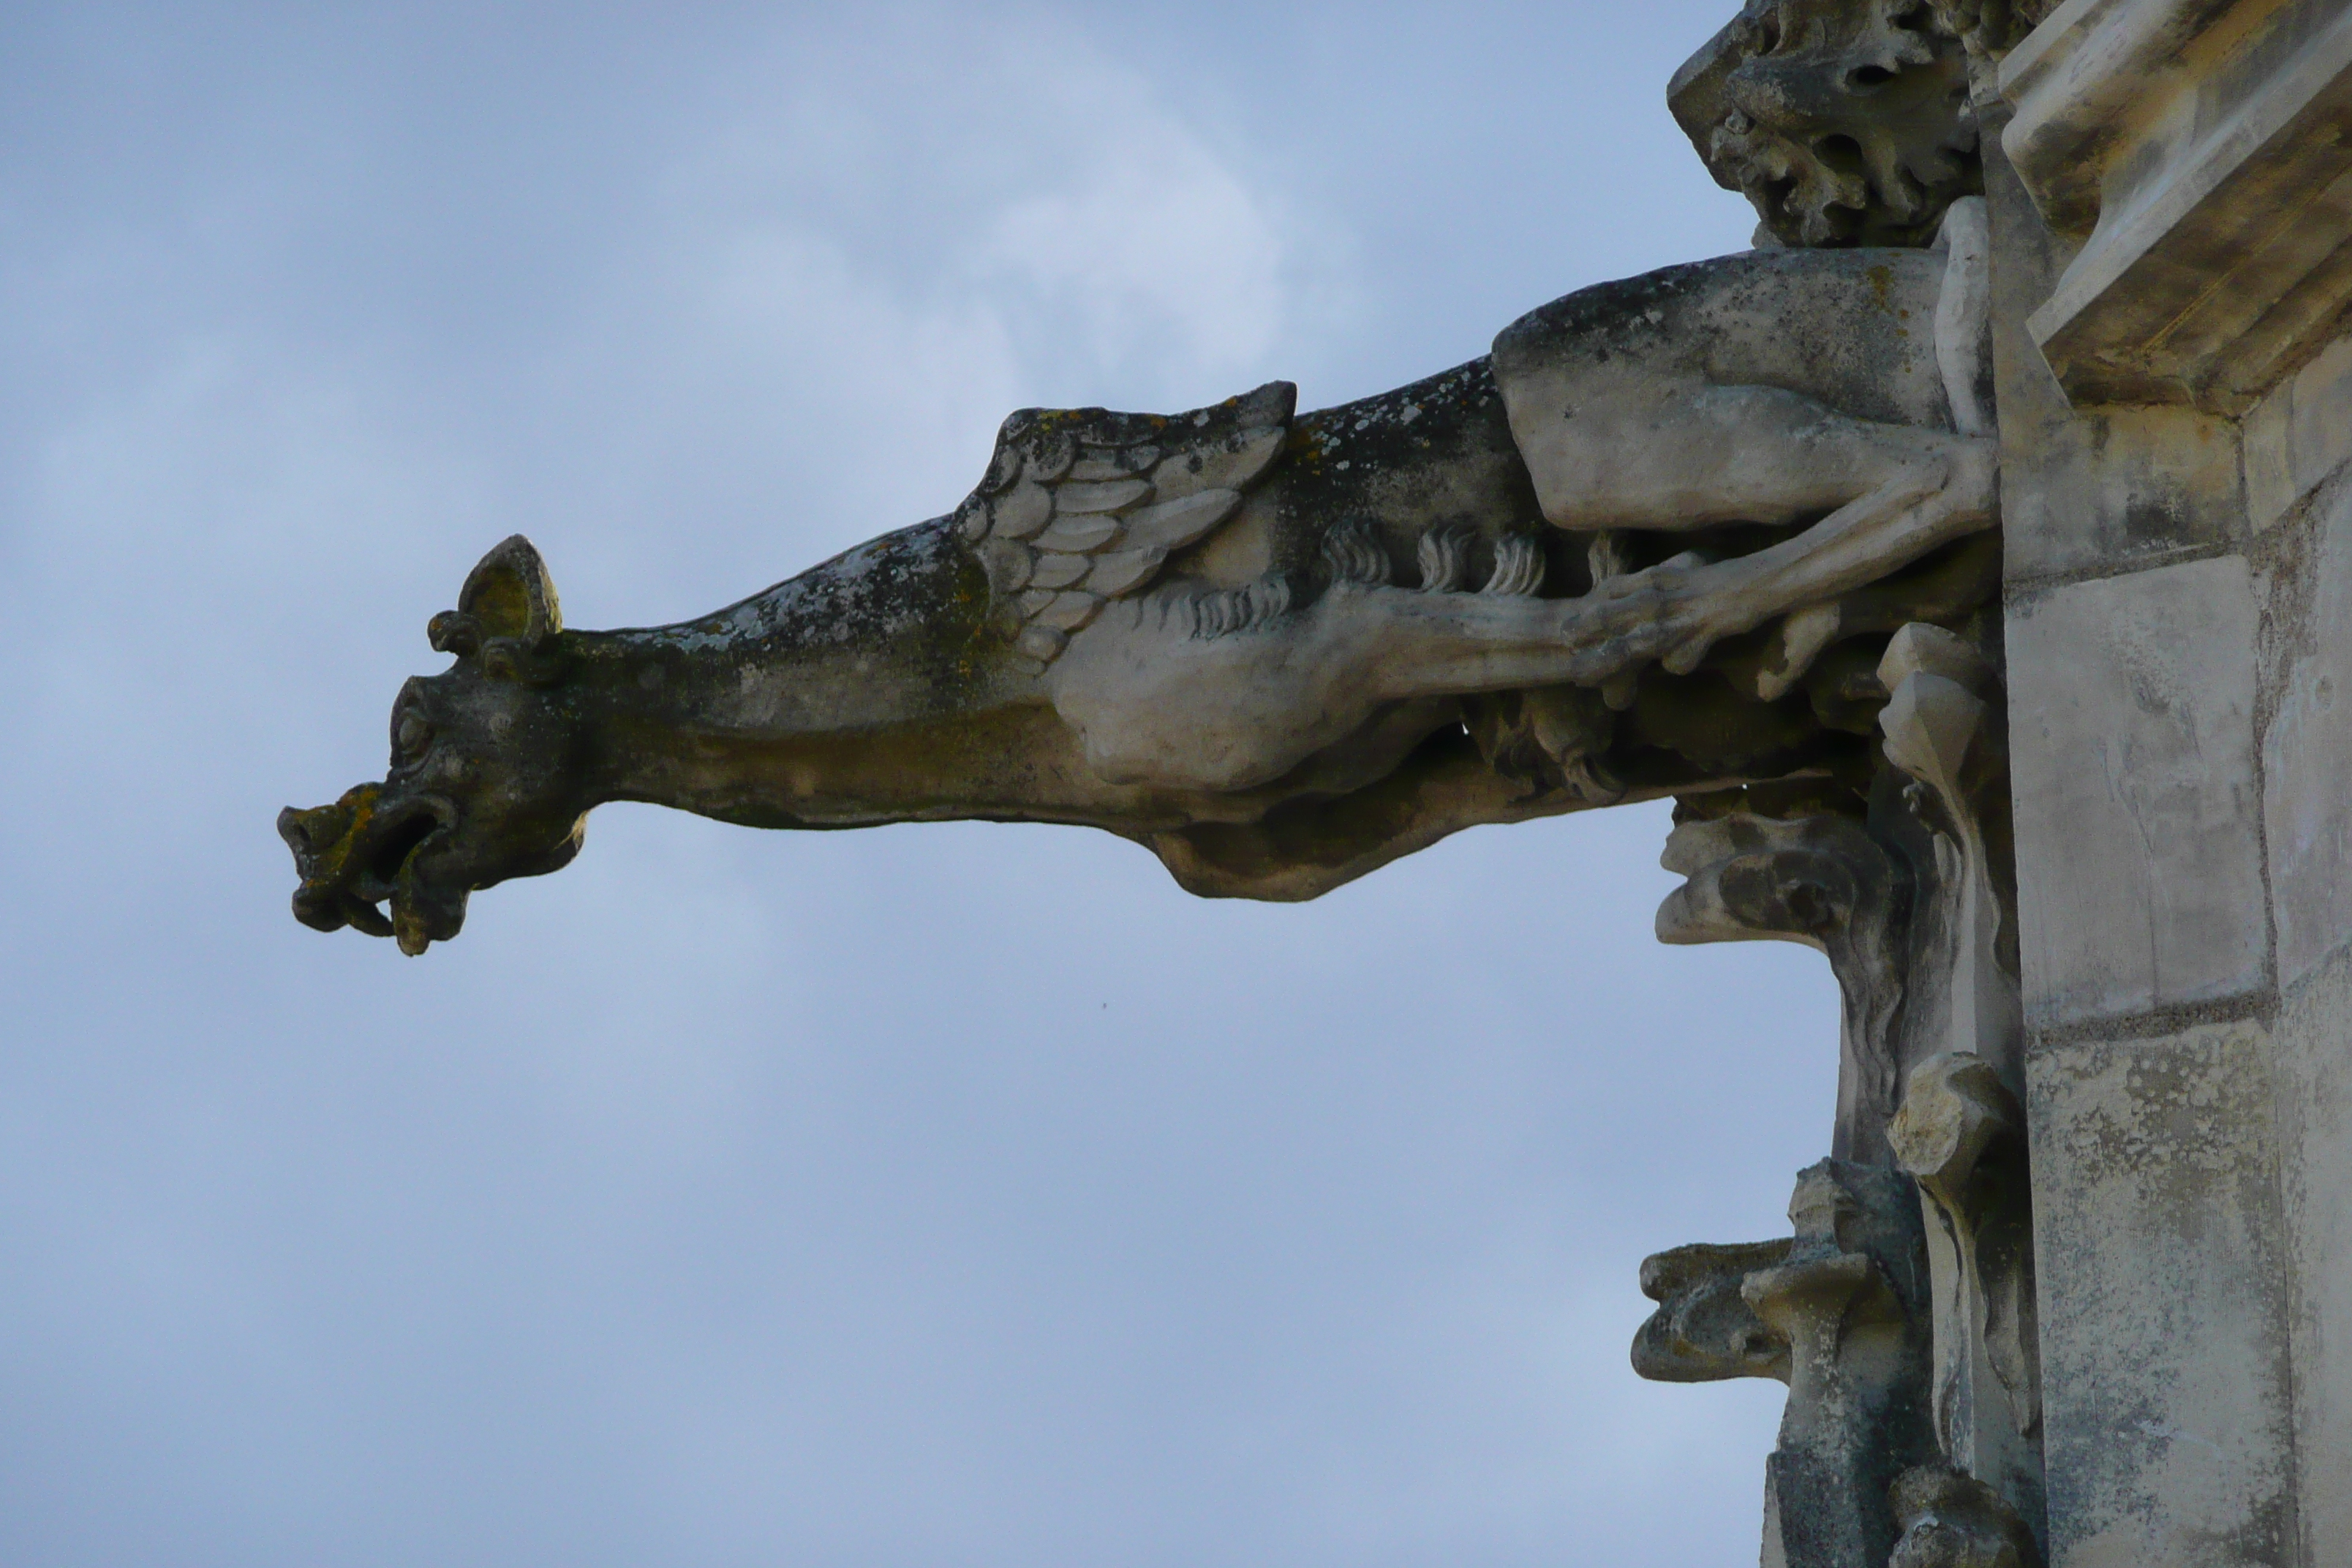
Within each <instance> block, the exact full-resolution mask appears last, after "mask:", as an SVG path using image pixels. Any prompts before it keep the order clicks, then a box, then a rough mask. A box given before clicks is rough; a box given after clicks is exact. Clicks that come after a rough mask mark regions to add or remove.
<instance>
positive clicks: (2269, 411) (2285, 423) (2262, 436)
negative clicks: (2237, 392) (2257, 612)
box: [2245, 337, 2352, 531]
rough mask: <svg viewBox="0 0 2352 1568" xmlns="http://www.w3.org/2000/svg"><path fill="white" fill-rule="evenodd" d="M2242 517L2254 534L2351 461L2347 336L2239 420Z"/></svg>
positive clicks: (2351, 359) (2350, 345)
mask: <svg viewBox="0 0 2352 1568" xmlns="http://www.w3.org/2000/svg"><path fill="white" fill-rule="evenodd" d="M2245 450H2246V517H2247V521H2249V522H2250V523H2251V524H2252V527H2253V528H2254V529H2255V530H2256V531H2261V530H2263V529H2266V528H2268V527H2270V526H2271V525H2272V524H2273V523H2274V522H2276V521H2278V520H2279V519H2281V518H2282V517H2284V516H2285V515H2286V514H2287V513H2288V512H2290V511H2292V510H2294V508H2295V507H2296V506H2297V505H2299V504H2301V502H2302V500H2303V499H2304V498H2305V496H2307V495H2309V494H2310V493H2311V492H2312V491H2313V490H2315V489H2318V488H2319V487H2320V486H2321V485H2323V484H2325V483H2326V482H2327V480H2328V479H2330V478H2331V477H2333V476H2334V475H2335V474H2336V471H2337V470H2338V469H2340V468H2343V467H2344V464H2345V462H2346V460H2347V459H2352V337H2341V338H2337V339H2336V341H2335V342H2332V343H2330V344H2328V345H2327V347H2326V348H2325V349H2323V350H2322V351H2320V353H2319V354H2318V355H2317V356H2316V357H2315V358H2314V359H2313V360H2312V362H2311V363H2309V364H2307V365H2305V366H2304V367H2303V369H2302V370H2300V371H2298V372H2296V373H2295V374H2294V375H2293V376H2291V377H2289V378H2288V379H2287V380H2286V381H2284V383H2282V384H2280V385H2279V387H2278V389H2277V390H2276V391H2274V392H2273V393H2272V394H2271V395H2269V396H2268V397H2266V398H2264V399H2263V401H2262V402H2261V403H2260V404H2258V405H2255V406H2254V408H2253V409H2252V411H2251V412H2250V413H2248V414H2247V416H2246V419H2245Z"/></svg>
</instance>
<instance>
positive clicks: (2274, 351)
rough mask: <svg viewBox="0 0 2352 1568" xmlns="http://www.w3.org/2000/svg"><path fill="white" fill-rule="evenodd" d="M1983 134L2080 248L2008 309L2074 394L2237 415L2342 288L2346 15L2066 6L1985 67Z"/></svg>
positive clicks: (2346, 261) (2323, 332) (2346, 213)
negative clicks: (2006, 103) (2041, 286)
mask: <svg viewBox="0 0 2352 1568" xmlns="http://www.w3.org/2000/svg"><path fill="white" fill-rule="evenodd" d="M2000 90H2001V92H2002V93H2003V95H2004V96H2006V97H2007V98H2008V99H2009V100H2010V101H2011V103H2013V104H2014V105H2015V106H2016V115H2015V118H2013V119H2012V120H2011V122H2010V125H2009V128H2008V130H2007V131H2006V132H2004V133H2003V135H2002V138H2001V145H2002V147H2003V149H2004V150H2005V151H2006V152H2007V153H2008V154H2009V157H2010V160H2011V163H2014V164H2015V165H2016V168H2017V172H2018V174H2019V177H2020V178H2021V179H2022V180H2023V182H2024V183H2025V185H2026V188H2027V189H2028V191H2029V192H2030V193H2031V194H2032V196H2033V199H2034V202H2035V204H2036V205H2038V206H2039V207H2040V208H2041V209H2042V216H2044V217H2045V218H2046V219H2047V220H2048V221H2049V224H2050V226H2051V227H2052V228H2053V230H2055V231H2056V232H2057V233H2058V234H2059V235H2060V236H2062V237H2065V238H2067V239H2069V240H2072V241H2074V242H2075V243H2076V244H2078V245H2079V246H2080V249H2079V250H2078V252H2077V253H2076V255H2075V256H2074V260H2073V261H2072V263H2071V264H2070V265H2069V266H2068V267H2067V268H2066V271H2065V274H2064V276H2063V277H2062V278H2061V279H2059V281H2058V284H2057V287H2056V288H2055V289H2053V292H2052V294H2051V296H2050V298H2049V300H2047V301H2046V302H2044V303H2043V304H2042V306H2041V308H2040V309H2038V310H2035V311H2034V312H2033V314H2032V316H2031V317H2029V318H2028V320H2027V323H2026V324H2027V329H2028V331H2030V332H2031V333H2032V337H2033V339H2034V342H2036V343H2038V344H2039V345H2040V346H2041V349H2042V354H2043V357H2044V358H2046V359H2047V360H2048V361H2049V362H2050V368H2051V369H2052V370H2053V372H2055V373H2056V374H2057V377H2058V380H2059V382H2060V383H2061V384H2063V386H2064V387H2065V389H2066V391H2067V394H2068V395H2070V396H2071V397H2073V398H2074V400H2075V401H2076V402H2078V403H2191V404H2195V405H2198V406H2199V407H2200V408H2203V409H2206V410H2207V411H2208V412H2211V413H2217V414H2224V415H2232V416H2234V415H2237V414H2241V413H2242V412H2244V411H2245V410H2246V409H2247V408H2248V407H2250V406H2251V405H2252V404H2253V403H2254V402H2255V401H2256V400H2257V399H2258V398H2259V397H2260V396H2261V395H2262V394H2263V392H2264V391H2265V390H2266V389H2268V388H2269V387H2271V386H2273V385H2275V384H2277V383H2278V382H2279V381H2280V380H2281V379H2282V378H2283V377H2284V376H2285V375H2287V374H2291V373H2292V372H2293V371H2294V370H2295V369H2296V368H2298V367H2299V366H2300V365H2301V364H2302V363H2304V362H2305V360H2307V359H2308V358H2309V357H2310V356H2311V354H2312V353H2315V352H2316V351H2317V350H2318V349H2319V347H2321V346H2322V345H2323V343H2324V342H2326V340H2327V338H2328V337H2329V336H2330V335H2331V334H2332V332H2333V330H2334V328H2335V326H2336V323H2337V321H2338V319H2339V318H2340V317H2341V315H2342V313H2343V311H2344V309H2345V307H2346V305H2347V302H2352V243H2347V242H2352V142H2347V139H2346V136H2345V133H2344V132H2345V126H2346V124H2347V120H2352V12H2347V11H2344V10H2343V9H2342V8H2341V7H2340V6H2339V5H2335V4H2334V3H2333V0H2290V3H2289V4H2285V5H2278V4H2273V3H2269V0H2239V3H2237V4H2234V5H2230V4H2218V5H2217V4H2213V3H2212V0H2070V3H2069V4H2067V5H2062V6H2060V7H2059V8H2058V9H2057V10H2056V11H2055V12H2053V14H2052V15H2051V16H2050V17H2049V19H2048V20H2047V21H2046V22H2045V23H2044V24H2043V25H2042V26H2041V27H2039V28H2037V29H2036V30H2035V31H2034V32H2033V33H2032V35H2031V36H2029V37H2027V38H2026V39H2025V41H2024V42H2023V43H2021V45H2019V46H2018V47H2017V48H2016V49H2015V50H2014V51H2013V52H2012V53H2011V55H2010V56H2009V58H2008V59H2007V60H2006V61H2005V62H2003V64H2002V67H2001V70H2000Z"/></svg>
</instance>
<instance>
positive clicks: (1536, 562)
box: [1478, 533, 1544, 598]
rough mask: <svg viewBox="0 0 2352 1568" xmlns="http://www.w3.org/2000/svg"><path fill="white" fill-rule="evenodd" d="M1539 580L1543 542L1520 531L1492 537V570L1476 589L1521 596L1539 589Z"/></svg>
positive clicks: (1542, 562) (1537, 591)
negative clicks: (1493, 567)
mask: <svg viewBox="0 0 2352 1568" xmlns="http://www.w3.org/2000/svg"><path fill="white" fill-rule="evenodd" d="M1543 581H1544V552H1543V546H1542V545H1541V544H1540V543H1538V542H1537V541H1535V540H1533V539H1530V538H1528V536H1527V535H1526V534H1524V533H1507V534H1505V535H1503V537H1502V538H1500V539H1498V540H1496V541H1495V574H1494V575H1493V576H1491V577H1489V578H1487V579H1486V586H1485V587H1483V588H1481V589H1479V590H1478V591H1479V592H1480V593H1482V594H1511V595H1518V596H1520V597H1523V598H1524V597H1526V596H1528V595H1533V594H1538V593H1540V592H1542V590H1543Z"/></svg>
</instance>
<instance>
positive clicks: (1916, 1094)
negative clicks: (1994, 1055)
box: [1889, 1052, 2043, 1529]
mask: <svg viewBox="0 0 2352 1568" xmlns="http://www.w3.org/2000/svg"><path fill="white" fill-rule="evenodd" d="M1889 1133H1890V1137H1891V1139H1892V1142H1894V1145H1895V1156H1896V1157H1897V1158H1898V1159H1900V1160H1901V1161H1902V1162H1903V1165H1904V1168H1905V1169H1906V1170H1908V1171H1909V1172H1910V1173H1912V1174H1913V1175H1914V1176H1915V1177H1916V1178H1917V1179H1918V1183H1919V1187H1920V1191H1921V1193H1922V1194H1923V1195H1924V1197H1925V1199H1926V1203H1927V1210H1928V1214H1927V1258H1928V1268H1929V1271H1930V1274H1931V1277H1932V1282H1933V1289H1934V1293H1935V1303H1936V1310H1935V1316H1936V1372H1935V1414H1936V1436H1937V1443H1938V1445H1939V1446H1940V1447H1942V1449H1943V1452H1944V1457H1945V1458H1946V1459H1948V1461H1949V1462H1950V1463H1951V1465H1952V1466H1953V1467H1955V1468H1957V1469H1958V1470H1959V1471H1962V1472H1965V1473H1966V1474H1968V1475H1970V1476H1974V1477H1976V1478H1977V1479H1979V1480H1981V1481H1983V1482H1985V1483H1987V1484H1988V1485H1990V1487H1992V1488H1993V1489H1995V1490H1996V1492H1997V1493H1998V1494H1999V1496H2000V1498H2001V1499H2002V1500H2003V1503H2004V1506H2005V1507H2007V1508H2009V1509H2010V1510H2011V1512H2012V1513H2013V1514H2014V1515H2015V1516H2016V1517H2017V1518H2018V1519H2020V1520H2021V1521H2025V1522H2026V1523H2027V1525H2028V1528H2029V1529H2032V1528H2034V1527H2038V1526H2039V1524H2040V1522H2041V1521H2042V1510H2043V1488H2042V1446H2041V1442H2040V1439H2039V1436H2038V1434H2039V1432H2040V1429H2041V1425H2042V1405H2041V1364H2040V1351H2039V1342H2038V1336H2037V1333H2036V1327H2035V1312H2034V1291H2033V1206H2032V1189H2031V1187H2030V1185H2029V1184H2028V1182H2027V1179H2026V1159H2025V1113H2024V1110H2023V1109H2022V1108H2021V1106H2020V1105H2019V1104H2018V1102H2017V1099H2016V1097H2015V1096H2014V1095H2012V1094H2011V1092H2010V1090H2009V1089H2008V1087H2007V1086H2006V1085H2005V1084H2003V1083H2002V1082H2001V1080H2000V1074H1999V1073H1998V1072H1996V1071H1995V1070H1994V1068H1993V1066H1992V1064H1991V1063H1990V1062H1989V1061H1987V1060H1986V1059H1985V1058H1982V1057H1979V1056H1971V1055H1968V1054H1966V1053H1962V1052H1952V1053H1949V1054H1948V1055H1944V1056H1939V1057H1936V1058H1931V1059H1929V1060H1928V1061H1926V1062H1923V1063H1921V1064H1920V1065H1919V1067H1918V1068H1916V1069H1915V1070H1914V1071H1913V1072H1912V1074H1911V1086H1910V1089H1909V1091H1908V1092H1907V1093H1906V1096H1905V1097H1904V1101H1903V1109H1902V1110H1901V1111H1900V1112H1899V1113H1898V1114H1897V1115H1896V1117H1895V1123H1894V1126H1893V1127H1892V1128H1891V1129H1889Z"/></svg>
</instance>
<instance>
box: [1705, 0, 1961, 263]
mask: <svg viewBox="0 0 2352 1568" xmlns="http://www.w3.org/2000/svg"><path fill="white" fill-rule="evenodd" d="M1962 9H1965V8H1964V7H1960V6H1958V5H1956V4H1955V0H1748V6H1747V9H1745V10H1743V11H1742V12H1740V14H1739V16H1738V17H1737V18H1736V19H1734V20H1733V21H1732V23H1731V24H1730V25H1729V26H1727V27H1725V28H1724V29H1723V30H1722V31H1721V32H1719V33H1717V35H1716V36H1715V37H1714V38H1713V39H1711V40H1710V41H1709V42H1708V43H1707V45H1706V47H1705V48H1702V49H1700V50H1699V51H1698V53H1696V54H1695V55H1693V56H1692V57H1691V58H1689V59H1687V60H1685V61H1684V62H1683V67H1682V68H1681V69H1680V70H1678V71H1676V72H1675V78H1674V81H1673V82H1672V84H1671V85H1669V86H1668V87H1667V89H1666V102H1667V104H1668V106H1669V107H1670V108H1672V109H1673V110H1674V114H1675V120H1676V121H1678V122H1680V124H1681V125H1682V128H1683V131H1684V132H1685V134H1687V135H1688V136H1689V137H1690V139H1691V142H1692V144H1693V145H1695V146H1696V148H1697V149H1698V154H1699V156H1700V157H1701V158H1702V159H1704V160H1705V161H1706V167H1707V172H1708V173H1709V174H1713V175H1714V176H1715V179H1716V183H1717V184H1719V185H1722V186H1723V187H1724V188H1725V189H1727V190H1735V191H1738V192H1740V193H1741V194H1742V195H1746V196H1747V197H1748V200H1749V201H1750V202H1753V203H1754V204H1755V205H1756V211H1757V214H1758V216H1760V217H1761V218H1762V219H1763V220H1764V226H1765V227H1766V228H1768V229H1769V230H1770V231H1771V233H1772V234H1773V235H1774V237H1777V238H1778V239H1779V240H1780V243H1781V244H1783V245H1793V246H1841V245H1926V244H1927V243H1928V242H1930V241H1931V240H1933V239H1934V238H1935V236H1936V227H1937V224H1939V223H1940V222H1941V221H1942V220H1943V216H1944V209H1945V208H1946V207H1948V206H1949V205H1952V203H1953V202H1954V201H1956V200H1957V199H1958V198H1959V197H1961V196H1964V195H1971V194H1974V193H1977V192H1980V191H1982V190H1983V189H1984V171H1983V166H1982V164H1981V163H1980V162H1979V157H1978V152H1977V127H1976V119H1975V115H1974V113H1973V111H1972V110H1971V108H1970V105H1969V64H1968V47H1967V45H1966V43H1965V42H1964V34H1966V33H1969V32H1973V31H1975V30H1977V29H1976V28H1975V27H1972V26H1971V23H1972V22H1974V20H1975V16H1974V10H1975V9H1981V6H1980V5H1979V6H1978V7H1975V8H1974V9H1971V10H1969V14H1967V15H1962V14H1960V13H1961V10H1962Z"/></svg>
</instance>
